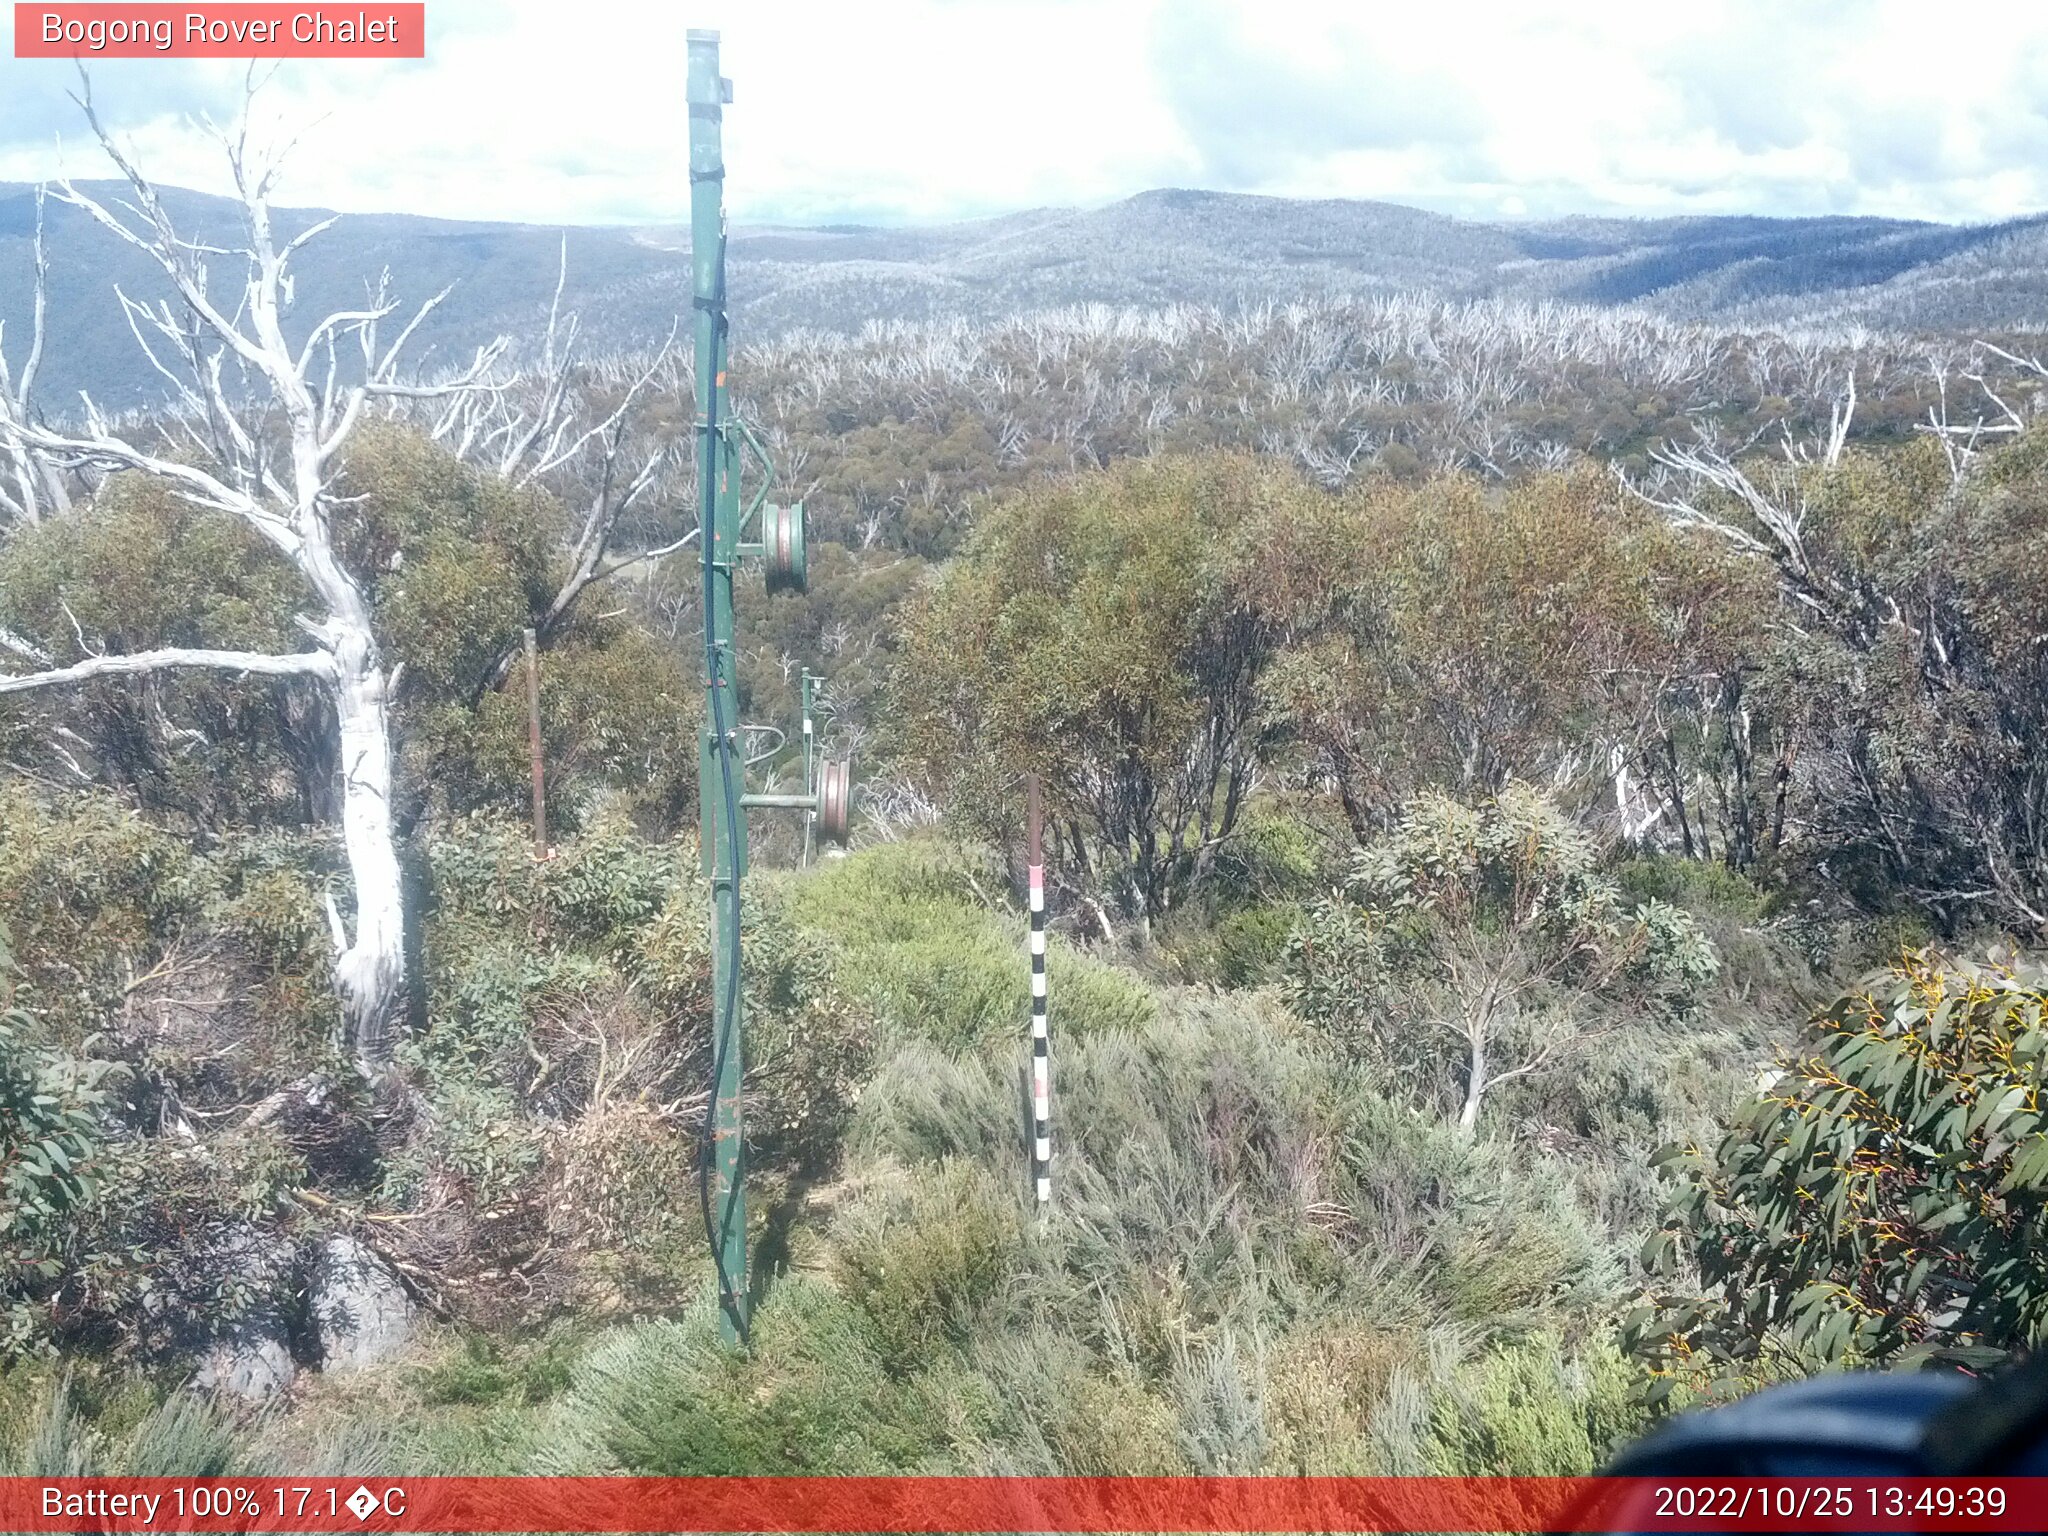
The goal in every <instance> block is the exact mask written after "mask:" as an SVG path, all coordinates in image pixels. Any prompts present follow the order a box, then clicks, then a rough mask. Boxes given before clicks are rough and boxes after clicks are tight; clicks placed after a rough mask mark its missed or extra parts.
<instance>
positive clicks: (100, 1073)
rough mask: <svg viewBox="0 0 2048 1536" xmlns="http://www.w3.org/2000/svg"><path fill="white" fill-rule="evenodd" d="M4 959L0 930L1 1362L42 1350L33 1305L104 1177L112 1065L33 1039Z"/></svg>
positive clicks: (38, 1313) (61, 1264) (6, 951)
mask: <svg viewBox="0 0 2048 1536" xmlns="http://www.w3.org/2000/svg"><path fill="white" fill-rule="evenodd" d="M13 965H14V961H13V955H12V952H11V950H10V948H9V946H8V935H7V928H6V926H5V924H0V1360H4V1359H5V1358H6V1357H8V1356H9V1355H14V1354H20V1353H23V1352H26V1351H29V1350H34V1349H38V1348H40V1347H42V1346H43V1345H44V1344H45V1343H46V1342H47V1330H48V1323H49V1319H48V1313H47V1310H46V1308H45V1307H43V1306H42V1305H41V1304H40V1303H41V1302H42V1301H43V1299H44V1297H45V1296H46V1295H47V1294H48V1292H49V1291H50V1290H51V1289H52V1286H51V1282H53V1281H56V1280H57V1279H58V1278H59V1277H60V1276H61V1275H62V1274H63V1272H64V1270H65V1267H66V1260H67V1259H68V1258H69V1254H68V1253H67V1247H68V1244H67V1241H66V1240H67V1238H68V1237H69V1236H70V1232H71V1229H72V1227H73V1225H74V1223H75V1222H76V1221H77V1219H78V1218H79V1216H80V1215H81V1214H82V1213H83V1212H84V1210H85V1209H86V1208H87V1207H89V1206H90V1205H91V1203H92V1202H93V1201H94V1200H95V1199H96V1198H97V1197H98V1195H99V1192H100V1187H101V1183H102V1180H103V1178H104V1177H105V1169H104V1164H105V1139H106V1131H107V1127H106V1124H105V1117H106V1112H107V1109H108V1105H109V1100H110V1094H109V1092H108V1085H109V1084H110V1083H111V1082H112V1081H114V1080H115V1079H116V1078H117V1077H118V1076H119V1074H120V1068H118V1067H117V1066H116V1065H115V1064H113V1063H111V1062H105V1061H93V1060H80V1059H79V1058H77V1057H74V1056H72V1055H70V1054H69V1053H68V1052H65V1051H62V1050H59V1049H57V1048H56V1047H54V1046H51V1045H49V1044H47V1043H45V1042H43V1041H42V1040H41V1039H40V1033H41V1032H40V1030H39V1028H38V1026H37V1024H36V1023H35V1021H34V1020H33V1019H32V1018H30V1017H29V1015H28V1014H27V1013H26V1012H24V1011H22V1010H20V1009H18V1008H16V1007H14V1006H13V994H14V985H15V983H14V974H13Z"/></svg>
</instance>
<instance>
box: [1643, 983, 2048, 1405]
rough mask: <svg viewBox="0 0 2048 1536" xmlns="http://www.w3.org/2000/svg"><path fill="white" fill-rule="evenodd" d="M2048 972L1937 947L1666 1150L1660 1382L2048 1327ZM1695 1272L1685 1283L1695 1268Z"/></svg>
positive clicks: (1945, 1354)
mask: <svg viewBox="0 0 2048 1536" xmlns="http://www.w3.org/2000/svg"><path fill="white" fill-rule="evenodd" d="M2044 1053H2048V976H2044V974H2043V973H2042V972H2041V971H2040V970H2039V969H2038V968H2035V967H2031V966H2020V965H2018V964H2016V963H2013V962H2011V961H2010V960H2007V959H2004V958H2001V957H1997V956H1994V957H1993V958H1992V959H1991V960H1989V961H1988V962H1985V963H1972V962H1968V961H1961V960H1954V959H1951V958H1949V957H1947V956H1944V955H1942V954H1940V953H1938V952H1935V951H1932V950H1924V951H1920V952H1918V953H1914V954H1910V955H1907V956H1905V957H1903V958H1902V959H1901V960H1900V961H1899V962H1898V963H1897V964H1895V965H1894V966H1892V967H1891V968H1890V969H1889V970H1887V971H1884V972H1880V973H1878V974H1876V975H1873V976H1871V977H1868V978H1866V979H1865V981H1864V982H1863V984H1862V985H1861V986H1860V987H1858V988H1857V989H1856V990H1854V991H1851V992H1850V993H1848V994H1847V995H1846V996H1844V997H1842V998H1841V999H1840V1000H1838V1001H1837V1002H1836V1003H1835V1004H1834V1005H1833V1006H1832V1007H1830V1008H1828V1009H1826V1010H1824V1011H1823V1012H1821V1013H1820V1014H1819V1015H1818V1016H1817V1017H1816V1018H1815V1019H1814V1020H1813V1022H1812V1024H1811V1025H1810V1026H1809V1029H1808V1032H1807V1035H1806V1038H1805V1039H1804V1040H1803V1041H1802V1042H1801V1046H1800V1049H1799V1050H1798V1052H1797V1053H1796V1054H1794V1055H1792V1056H1790V1057H1789V1058H1788V1059H1786V1060H1785V1061H1783V1062H1782V1063H1781V1066H1782V1070H1781V1072H1780V1073H1779V1074H1778V1075H1777V1076H1776V1077H1775V1079H1774V1080H1772V1081H1771V1082H1769V1083H1768V1084H1767V1085H1766V1086H1765V1088H1764V1089H1763V1091H1762V1092H1761V1093H1760V1094H1759V1096H1758V1097H1757V1098H1756V1099H1755V1100H1754V1101H1753V1102H1752V1103H1750V1104H1748V1105H1746V1106H1744V1107H1742V1108H1741V1109H1739V1110H1738V1111H1737V1112H1736V1114H1735V1116H1734V1117H1733V1119H1732V1121H1731V1122H1730V1123H1729V1125H1728V1126H1727V1128H1726V1131H1725V1133H1724V1134H1723V1135H1722V1136H1721V1138H1720V1140H1719V1142H1718V1144H1717V1145H1715V1146H1714V1147H1713V1148H1712V1149H1711V1150H1710V1149H1708V1148H1707V1147H1705V1146H1702V1145H1698V1144H1691V1145H1686V1144H1679V1145H1674V1146H1671V1147H1669V1148H1667V1149H1666V1150H1665V1152H1664V1154H1663V1156H1662V1158H1661V1161H1662V1162H1663V1163H1664V1164H1665V1165H1666V1166H1667V1167H1669V1168H1670V1169H1671V1170H1672V1171H1673V1172H1674V1173H1675V1174H1676V1176H1677V1178H1678V1181H1679V1183H1678V1191H1677V1195H1676V1198H1675V1201H1674V1206H1673V1211H1672V1217H1671V1220H1670V1222H1669V1223H1668V1225H1667V1227H1666V1230H1664V1231H1663V1232H1661V1233H1660V1234H1658V1236H1657V1237H1656V1238H1655V1239H1654V1240H1653V1241H1652V1243H1651V1244H1650V1245H1649V1247H1648V1249H1647V1250H1646V1253H1645V1262H1646V1264H1648V1265H1649V1266H1650V1267H1652V1269H1653V1270H1654V1271H1656V1272H1657V1273H1658V1274H1659V1275H1660V1276H1661V1277H1662V1278H1663V1279H1664V1281H1665V1282H1666V1285H1667V1287H1668V1288H1667V1289H1665V1290H1663V1291H1661V1292H1660V1293H1658V1294H1656V1295H1654V1296H1652V1297H1650V1298H1649V1299H1648V1302H1647V1304H1646V1305H1645V1306H1643V1307H1642V1308H1640V1309H1639V1310H1638V1311H1637V1312H1636V1313H1635V1314H1634V1315H1633V1317H1632V1319H1631V1324H1630V1333H1629V1339H1630V1343H1631V1345H1632V1347H1634V1348H1635V1349H1636V1350H1637V1351H1638V1353H1639V1354H1641V1355H1642V1357H1643V1358H1645V1359H1646V1360H1648V1361H1650V1362H1651V1363H1652V1364H1653V1365H1654V1366H1655V1367H1656V1368H1657V1370H1658V1372H1659V1380H1658V1383H1657V1391H1658V1392H1660V1393H1668V1392H1670V1391H1672V1390H1674V1389H1675V1388H1676V1387H1677V1386H1679V1385H1683V1384H1687V1383H1694V1384H1705V1385H1707V1386H1709V1387H1710V1388H1711V1389H1713V1390H1720V1391H1725V1390H1728V1389H1731V1388H1740V1387H1742V1386H1744V1385H1746V1384H1748V1383H1751V1382H1753V1381H1755V1380H1756V1379H1759V1378H1760V1377H1769V1376H1774V1375H1779V1374H1783V1373H1785V1372H1787V1371H1794V1372H1797V1371H1805V1370H1813V1369H1818V1368H1821V1367H1823V1366H1830V1365H1843V1364H1852V1363H1887V1362H1897V1363H1904V1362H1908V1361H1919V1360H1930V1359H1950V1360H1957V1361H1961V1362H1963V1363H1966V1364H1971V1365H1978V1366H1982V1365H1985V1364H1989V1363H1993V1362H1996V1361H1997V1360H1999V1359H2001V1358H2002V1357H2004V1356H2006V1355H2007V1354H2011V1353H2023V1352H2030V1351H2032V1350H2033V1349H2036V1348H2038V1347H2039V1346H2040V1345H2041V1343H2042V1342H2043V1340H2044V1339H2048V1258H2044V1255H2048V1121H2044V1119H2043V1117H2042V1114H2041V1112H2040V1109H2039V1106H2038V1095H2039V1091H2040V1081H2041V1071H2042V1065H2043V1057H2044ZM1695 1272H1696V1273H1697V1276H1698V1281H1699V1285H1700V1290H1701V1291H1702V1292H1703V1293H1704V1294H1694V1293H1693V1292H1692V1286H1691V1284H1690V1276H1691V1274H1692V1273H1695Z"/></svg>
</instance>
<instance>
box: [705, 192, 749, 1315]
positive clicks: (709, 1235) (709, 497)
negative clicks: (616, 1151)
mask: <svg viewBox="0 0 2048 1536" xmlns="http://www.w3.org/2000/svg"><path fill="white" fill-rule="evenodd" d="M717 268H718V286H717V290H716V292H715V293H714V294H713V296H712V299H711V302H710V303H709V304H708V305H704V306H703V307H705V308H707V309H709V310H710V312H711V366H712V368H713V370H714V372H713V376H712V380H711V389H710V392H709V394H708V395H707V397H706V399H707V401H708V402H709V403H708V404H707V405H706V406H705V411H704V425H705V432H704V454H705V458H706V462H705V463H704V464H703V465H701V466H699V468H700V472H701V474H702V476H703V480H704V501H703V507H702V509H701V511H700V514H699V516H700V518H701V523H700V532H699V533H698V536H697V538H698V543H699V544H700V545H702V554H703V557H704V598H703V602H704V670H705V677H706V678H707V679H708V680H709V682H710V685H711V686H710V687H709V688H707V689H706V690H705V692H706V693H707V694H708V695H709V696H710V699H711V721H710V724H711V741H712V748H713V750H714V751H716V752H717V754H718V770H719V779H720V783H721V796H720V798H721V800H722V801H723V803H724V806H725V833H726V849H727V855H728V857H727V861H726V862H727V870H728V874H729V877H730V878H729V883H728V886H727V893H728V895H727V899H728V900H729V901H730V902H731V907H730V916H731V921H729V922H727V923H725V924H723V925H722V927H723V931H722V935H721V937H722V938H723V939H724V941H725V944H726V966H725V994H724V996H722V997H719V998H715V999H714V1000H713V1003H714V1008H713V1013H712V1019H711V1041H712V1045H711V1093H710V1097H709V1099H708V1100H707V1102H706V1104H705V1109H704V1134H703V1137H702V1138H701V1140H700V1141H699V1143H698V1153H697V1200H698V1204H699V1205H700V1206H701V1207H702V1209H703V1214H704V1236H705V1238H706V1240H707V1241H708V1242H709V1243H710V1244H711V1262H712V1265H713V1266H714V1267H715V1268H716V1269H717V1271H718V1304H719V1306H721V1307H723V1308H725V1309H726V1310H727V1311H728V1312H729V1313H730V1314H731V1316H732V1321H733V1327H734V1329H735V1330H736V1331H737V1332H738V1334H739V1336H740V1343H741V1344H742V1345H750V1344H751V1343H752V1339H751V1338H750V1336H749V1335H750V1329H749V1326H748V1321H747V1310H746V1307H745V1305H744V1304H743V1303H744V1299H743V1298H741V1297H739V1296H738V1295H737V1294H736V1293H735V1292H734V1290H733V1284H732V1274H731V1272H730V1271H729V1270H728V1269H727V1268H726V1267H725V1245H724V1243H722V1242H721V1241H719V1233H720V1232H721V1231H722V1230H723V1229H724V1226H725V1223H726V1222H728V1221H730V1220H731V1219H732V1213H733V1206H734V1204H735V1203H736V1202H737V1200H738V1198H739V1189H740V1180H739V1164H740V1159H741V1158H743V1157H744V1155H745V1149H744V1147H741V1148H738V1149H736V1152H735V1159H734V1176H733V1181H732V1188H731V1189H729V1190H727V1191H726V1196H725V1208H724V1210H723V1211H721V1212H720V1213H719V1216H718V1220H716V1221H714V1220H713V1219H712V1210H711V1169H712V1162H713V1160H714V1158H715V1157H716V1152H717V1130H716V1127H717V1123H718V1085H719V1083H720V1081H721V1080H722V1079H723V1078H724V1076H725V1049H726V1043H727V1040H728V1038H729V1034H730V1029H731V1025H732V1022H733V1020H734V1018H735V1017H736V1015H737V1011H738V1007H739V988H740V923H739V907H740V902H739V879H740V831H739V815H740V805H739V791H738V789H737V787H736V786H735V784H734V782H733V772H732V741H731V739H730V737H729V735H728V732H727V730H726V725H725V698H724V693H723V689H722V686H721V680H720V676H719V668H718V635H717V632H716V630H715V628H714V627H713V614H714V611H715V607H714V604H713V602H712V584H713V582H714V581H715V579H716V576H715V572H716V569H717V565H716V562H717V558H718V549H717V546H718V540H717V538H716V533H717V529H718V472H717V468H716V465H715V462H714V461H713V460H712V458H711V456H712V455H713V454H714V453H715V452H716V451H717V443H718V393H719V386H718V378H717V373H716V370H717V367H718V359H719V353H720V350H721V348H722V347H723V345H724V342H725V333H726V324H727V317H726V312H725V231H724V229H723V228H721V229H720V230H719V233H718V261H717ZM711 899H712V903H713V906H714V909H715V907H716V904H717V902H718V899H719V896H718V889H717V885H716V882H714V883H713V886H712V892H711ZM742 1240H743V1241H744V1234H742Z"/></svg>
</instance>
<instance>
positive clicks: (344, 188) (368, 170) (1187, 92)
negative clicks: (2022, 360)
mask: <svg viewBox="0 0 2048 1536" xmlns="http://www.w3.org/2000/svg"><path fill="white" fill-rule="evenodd" d="M1972 14H1973V18H1974V19H1973V24H1972V25H1971V26H1970V27H1967V28H1965V27H1961V26H1941V25H1930V23H1929V20H1928V14H1927V12H1926V10H1925V8H1924V5H1920V4H1910V5H1909V4H1907V3H1904V0H1803V3H1801V4H1798V5H1786V4H1784V3H1783V0H1696V3H1695V4H1693V5H1690V6H1685V7H1653V6H1645V5H1643V4H1641V3H1640V0H1545V3H1540V4H1539V3H1534V0H1526V3H1516V0H1497V3H1479V0H1430V3H1428V4H1425V5H1408V4H1400V5H1396V4H1392V3H1372V4H1360V3H1357V0H864V3H861V4H858V5H855V4H848V3H846V0H836V3H827V0H745V3H737V0H726V3H716V4H711V3H707V4H697V5H692V6H691V7H690V8H689V10H688V12H687V13H686V12H684V11H683V10H681V9H679V8H676V7H673V6H671V5H666V4H643V3H637V0H579V3H576V4H574V5H564V4H561V3H559V0H506V3H491V0H428V19H429V29H430V38H429V46H428V52H429V57H428V59H427V60H426V61H425V62H424V63H421V64H384V63H374V62H366V61H354V60H341V61H331V62H326V63H298V64H292V65H288V66H286V67H285V69H284V71H283V73H282V74H281V76H280V81H279V83H280V86H281V89H280V90H279V91H277V92H276V93H274V99H275V101H276V104H277V105H278V106H279V107H280V108H281V109H282V110H283V112H284V114H285V115H286V116H288V117H291V118H294V119H296V120H298V121H300V122H304V121H307V120H312V119H319V121H318V122H317V123H316V125H315V126H313V127H312V128H311V129H309V130H308V131H307V132H306V134H305V137H304V140H303V143H302V146H301V148H300V150H299V152H298V154H297V156H296V158H295V160H294V162H293V165H292V168H291V171H290V173H289V175H288V178H287V180H286V184H285V193H286V195H287V196H288V197H289V198H290V199H291V200H293V201H299V202H306V203H321V204H328V205H332V206H335V207H340V208H344V209H355V210H373V209H375V210H396V211H406V212H418V213H435V214H444V215H449V216H455V217H472V218H513V219H525V220H531V221H534V222H542V223H583V222H614V221H616V222H641V221H649V222H651V221H657V220H658V221H669V220H674V219H678V218H680V217H681V216H682V213H683V209H684V205H685V202H686V198H687V184H686V179H685V176H684V172H683V144H684V138H685V135H686V132H687V120H686V117H685V114H684V111H683V101H682V73H683V35H684V31H685V29H686V28H687V27H689V26H706V25H709V26H717V27H719V28H721V30H722V31H723V32H724V41H725V72H726V73H727V74H728V75H730V76H732V77H733V79H734V80H735V82H736V91H737V95H736V100H735V103H734V106H733V108H732V109H731V111H730V113H729V114H728V117H727V131H728V154H727V164H728V166H729V167H730V169H731V173H732V179H731V182H730V186H729V195H730V200H731V205H732V208H733V211H734V214H735V217H737V218H739V219H742V220H752V221H766V220H787V221H806V222H809V221H836V220H891V221H895V220H911V221H926V220H938V219H948V218H959V217H971V216H975V215H980V214H987V213H996V212H1001V211H1005V210H1008V209H1014V208H1022V207H1031V206H1038V205H1045V204H1089V203H1099V202H1103V201H1107V200H1110V199H1113V198H1116V197H1120V196H1124V195H1127V194H1129V193H1132V192H1136V191H1140V190H1142V189H1144V188H1147V187H1154V186H1162V185H1181V186H1190V185H1192V186H1207V187H1218V188H1224V189H1229V190H1247V191H1268V192H1278V193H1286V194H1292V195H1313V196H1348V197H1379V198H1387V199H1391V200H1395V201H1404V202H1412V203H1419V204H1422V205H1424V206H1428V207H1433V208H1439V209H1444V210H1446V211H1451V212H1459V213H1467V214H1472V215H1477V216H1484V217H1491V216H1499V215H1500V214H1501V213H1502V211H1503V210H1509V209H1512V210H1515V211H1517V212H1522V211H1526V213H1528V214H1529V215H1532V216H1548V215H1556V214H1563V213H1571V212H1589V213H1602V212H1633V213H1676V212H1757V213H1780V214H1793V213H1881V214H1890V215H1904V216H1917V217H1927V218H1940V219H1985V218H1998V217H2006V216H2010V215H2013V214H2018V213H2024V212H2032V211H2035V210H2038V209H2040V208H2043V207H2048V13H2043V12H2040V11H2038V10H2037V9H2035V8H2032V7H2028V8H2024V9H2023V8H2020V7H2019V6H2017V5H2014V6H2012V7H2011V8H2010V9H2008V8H2006V7H2005V6H2002V5H1997V4H1994V5H1992V6H1990V7H1988V8H1985V7H1980V8H1979V9H1978V10H1977V11H1975V12H1973V13H1972ZM238 76H239V66H236V65H231V64H229V65H223V64H212V63H198V62H186V61H165V62H158V61H151V62H147V63H138V64H129V65H125V66H119V67H116V66H112V65H109V66H103V67H102V70H101V71H100V73H99V76H98V93H99V95H100V98H101V100H102V102H103V104H104V105H105V106H106V108H107V111H108V114H109V116H110V117H113V118H115V119H116V120H118V121H119V122H121V123H122V124H123V127H124V131H126V132H127V133H128V134H129V135H130V136H131V137H132V139H133V141H134V142H135V144H136V146H137V149H138V152H139V153H140V154H142V155H143V156H144V158H145V161H146V163H147V165H148V167H149V169H150V170H151V171H152V173H153V174H155V175H158V176H160V177H162V178H163V179H165V180H169V181H177V182H183V183H186V184H193V185H209V186H217V185H218V184H219V181H220V175H219V160H218V153H217V150H214V149H213V148H212V147H211V146H209V145H208V144H207V143H206V142H205V140H204V138H203V136H202V135H200V134H199V133H198V132H197V131H196V130H194V129H193V128H192V127H191V126H190V125H189V124H188V123H187V122H186V120H185V117H184V114H189V113H193V112H197V111H203V110H212V111H214V112H216V113H218V112H221V111H224V110H227V109H229V108H230V107H231V106H232V102H233V98H234V86H235V82H236V80H237V79H238ZM70 83H71V82H70V78H69V66H68V65H64V64H59V63H57V62H55V61H43V60H15V59H0V180H28V179H36V178H39V177H42V176H46V175H50V174H53V173H54V172H56V171H57V170H59V169H68V170H70V171H71V172H72V173H74V174H97V173H98V167H97V166H96V165H95V163H94V162H93V160H92V159H91V157H89V156H88V155H87V154H85V152H84V147H83V146H82V145H80V144H79V142H78V138H79V133H78V125H77V120H76V114H75V109H73V108H72V107H71V106H70V104H69V103H68V102H67V101H65V99H64V94H63V93H64V89H65V87H66V86H68V85H69V84H70ZM59 132H62V133H64V135H65V136H66V138H67V140H68V141H69V142H70V149H69V151H68V153H67V154H66V155H65V156H64V159H63V162H62V164H61V165H60V163H59V159H58V157H57V154H56V152H55V150H54V148H53V144H54V140H55V137H56V135H57V134H58V133H59Z"/></svg>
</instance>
